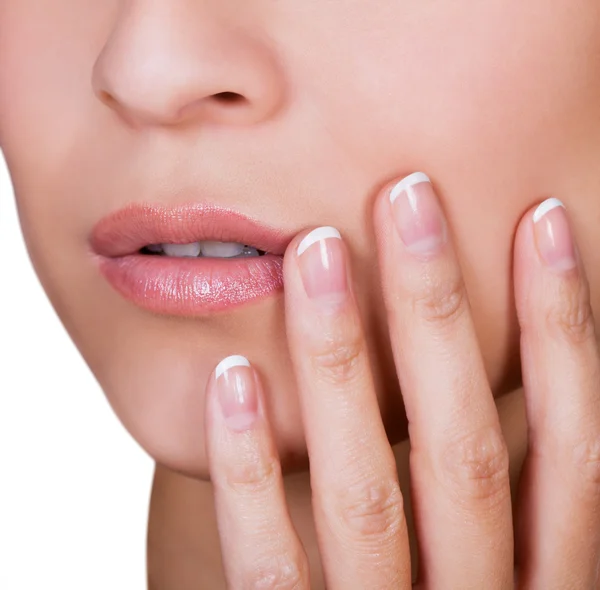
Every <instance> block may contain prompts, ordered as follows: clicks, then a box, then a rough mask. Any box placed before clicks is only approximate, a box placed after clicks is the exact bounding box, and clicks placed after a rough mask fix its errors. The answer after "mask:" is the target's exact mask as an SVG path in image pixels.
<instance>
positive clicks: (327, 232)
mask: <svg viewBox="0 0 600 590" xmlns="http://www.w3.org/2000/svg"><path fill="white" fill-rule="evenodd" d="M326 238H337V239H338V240H341V239H342V236H341V235H340V232H339V231H338V230H337V229H335V227H318V228H317V229H313V230H312V231H311V232H310V233H309V234H308V235H307V236H304V239H303V240H302V241H301V242H300V244H299V245H298V256H300V254H302V253H303V252H304V251H305V250H306V249H307V248H309V247H310V246H312V245H313V244H314V243H315V242H320V241H321V240H325V239H326Z"/></svg>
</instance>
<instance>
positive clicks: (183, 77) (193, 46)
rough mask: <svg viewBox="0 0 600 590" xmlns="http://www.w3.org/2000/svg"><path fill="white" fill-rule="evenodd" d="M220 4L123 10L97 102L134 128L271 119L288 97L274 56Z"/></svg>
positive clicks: (103, 62)
mask: <svg viewBox="0 0 600 590" xmlns="http://www.w3.org/2000/svg"><path fill="white" fill-rule="evenodd" d="M224 4H226V3H222V2H217V3H214V2H213V3H207V2H186V1H183V0H131V1H130V2H127V3H126V4H125V7H126V8H124V9H123V12H122V13H121V15H120V16H119V18H118V19H117V21H116V23H115V25H114V27H113V28H112V30H111V34H110V36H109V37H108V39H107V42H106V43H105V45H104V47H103V48H102V51H101V53H100V55H99V56H98V59H97V60H96V63H95V64H94V68H93V72H92V87H93V89H94V93H95V94H96V96H97V97H98V98H99V99H100V100H101V101H102V102H104V103H105V104H106V105H108V106H109V107H110V108H111V109H113V110H114V111H115V112H116V113H117V114H118V115H119V116H120V117H122V118H123V119H125V120H126V121H127V122H128V123H129V124H131V125H134V126H143V125H161V126H164V125H178V124H183V123H185V122H190V121H197V122H204V123H210V122H212V123H221V124H234V125H251V124H256V123H260V122H261V121H264V120H266V119H268V118H270V117H272V116H273V115H274V114H275V113H276V112H277V111H278V109H279V108H280V107H281V105H282V103H283V100H284V89H285V85H284V80H283V76H282V72H281V69H280V67H279V63H278V60H277V59H276V55H275V52H274V50H273V48H272V47H270V46H269V45H268V42H267V41H266V39H267V38H268V36H267V35H264V34H262V35H261V34H260V32H258V33H257V32H256V31H255V30H251V29H250V28H249V25H248V22H247V19H246V20H244V22H235V21H234V19H235V18H236V16H235V14H234V15H232V12H231V10H229V11H226V12H225V11H221V12H222V14H219V10H218V9H216V8H214V7H215V6H219V5H224ZM209 6H210V7H211V8H209ZM244 14H247V13H246V12H244Z"/></svg>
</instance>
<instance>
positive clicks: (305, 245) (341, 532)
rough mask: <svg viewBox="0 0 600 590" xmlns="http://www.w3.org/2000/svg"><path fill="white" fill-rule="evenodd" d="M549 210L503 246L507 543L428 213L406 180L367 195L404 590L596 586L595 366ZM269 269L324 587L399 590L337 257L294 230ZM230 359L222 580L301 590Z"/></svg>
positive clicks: (219, 397)
mask: <svg viewBox="0 0 600 590" xmlns="http://www.w3.org/2000/svg"><path fill="white" fill-rule="evenodd" d="M411 182H412V184H411ZM402 189H404V190H402ZM390 196H391V197H394V198H395V200H394V202H393V203H392V202H391V198H390ZM553 205H554V207H552V206H553ZM557 205H559V204H558V202H556V201H555V200H549V201H546V202H544V204H543V205H542V206H541V207H540V208H539V209H537V212H534V210H533V209H532V210H531V211H529V212H527V213H526V214H525V216H524V217H523V219H522V221H521V223H520V224H519V228H518V232H517V237H516V242H515V297H516V303H517V311H518V316H519V322H520V326H521V333H522V339H521V343H522V367H523V378H524V386H525V395H526V406H527V415H528V426H529V450H528V455H527V458H526V463H525V468H524V477H523V480H522V484H521V489H520V503H519V513H518V514H519V515H520V516H519V519H518V522H517V523H516V525H517V526H516V527H515V529H514V530H515V531H516V533H517V534H516V538H514V536H513V521H512V506H511V496H510V490H509V477H508V455H507V450H506V444H505V442H504V440H503V437H502V433H501V430H500V424H499V419H498V414H497V410H496V406H495V403H494V400H493V396H492V392H491V390H490V386H489V383H488V381H487V379H486V374H485V370H484V365H483V361H482V357H481V353H480V351H479V349H478V345H477V341H476V335H475V331H474V327H473V321H472V318H471V314H470V310H469V303H468V299H467V296H466V293H465V290H464V285H463V280H462V277H461V272H460V269H459V265H458V262H457V258H456V255H455V252H454V250H453V247H452V242H451V238H450V233H449V231H448V228H447V223H446V221H445V219H444V216H443V211H442V208H441V206H440V204H439V202H438V200H437V198H436V196H435V193H434V190H433V188H432V185H431V184H430V183H429V182H427V178H426V177H425V176H424V175H422V174H421V175H419V174H415V175H411V176H410V177H408V179H405V180H404V181H403V182H402V183H400V184H397V185H395V184H390V185H389V186H387V187H386V188H385V189H384V190H383V191H382V194H381V195H380V197H379V198H378V200H377V203H376V215H375V218H376V233H377V241H378V252H379V258H380V265H381V269H382V277H383V289H384V297H385V302H386V307H387V312H388V318H389V329H390V334H391V339H392V344H393V351H394V359H395V363H396V369H397V373H398V376H399V380H400V385H401V389H402V395H403V398H404V404H405V407H406V412H407V416H408V420H409V428H410V441H411V456H410V468H411V480H412V484H411V485H412V496H413V499H414V513H415V526H416V531H417V537H418V545H419V558H420V564H421V565H420V570H419V578H418V585H419V587H423V588H434V589H443V590H449V589H453V588H459V589H461V590H465V589H471V588H472V589H474V590H475V589H476V590H481V589H483V588H485V589H486V590H493V589H502V590H504V589H508V588H513V587H514V586H515V577H514V575H515V567H516V569H517V576H518V583H519V587H522V588H528V589H540V590H552V589H557V590H558V589H560V590H564V589H566V588H574V589H575V588H577V589H580V588H581V589H592V588H595V587H596V584H597V583H598V580H597V575H598V574H597V572H598V567H599V551H600V502H599V500H600V436H599V434H600V362H599V355H598V348H597V342H596V337H595V331H594V323H593V319H592V315H591V307H590V302H589V289H588V285H587V282H586V278H585V274H584V271H583V269H582V268H581V263H580V259H579V255H578V253H577V249H576V247H575V246H574V245H572V244H573V242H572V241H571V238H570V230H569V224H568V221H567V217H566V210H565V209H564V208H563V207H562V206H557ZM538 217H539V219H538ZM284 264H285V270H284V272H285V285H286V293H285V297H286V321H287V331H288V338H289V345H290V351H291V355H292V361H293V365H294V369H295V376H296V380H297V384H298V390H299V394H300V398H301V408H302V414H303V421H304V425H305V433H306V440H307V445H308V452H309V457H310V472H311V485H312V490H313V509H314V514H315V524H316V528H317V534H318V540H319V550H320V553H321V558H322V562H323V568H324V572H325V578H326V584H327V588H329V589H330V590H336V589H341V590H354V589H356V590H367V589H368V590H375V589H390V590H391V589H406V588H410V587H411V571H410V555H409V543H408V534H407V527H406V521H405V518H404V511H403V503H402V494H401V491H400V488H399V485H398V479H397V471H396V464H395V462H394V457H393V454H392V451H391V448H390V445H389V443H388V440H387V438H386V434H385V431H384V428H383V425H382V421H381V417H380V413H379V407H378V403H377V399H376V396H375V392H374V387H373V380H372V376H371V371H370V368H369V362H368V354H367V347H366V344H365V339H364V337H363V333H362V329H361V321H360V318H359V315H358V312H357V307H356V303H355V299H354V297H353V294H352V291H351V285H352V281H351V278H350V276H349V266H348V262H347V250H346V247H345V245H344V243H343V241H342V240H341V239H340V238H339V237H338V235H337V234H336V233H335V231H334V230H332V229H331V228H329V229H327V228H321V229H317V230H314V232H303V233H302V234H301V235H299V236H297V237H296V238H295V239H294V240H293V242H292V243H291V244H290V246H289V248H288V250H287V252H286V256H285V263H284ZM240 363H241V364H240ZM244 364H245V359H243V358H240V357H238V358H237V359H236V358H233V359H227V360H226V361H225V362H224V363H222V364H221V365H219V367H218V370H217V375H216V376H215V375H213V377H211V379H210V382H209V384H208V395H207V412H206V416H207V430H206V432H207V445H208V452H209V462H210V470H211V477H212V481H213V483H214V488H215V494H216V495H215V499H216V506H217V514H218V520H219V530H220V534H221V542H222V546H223V555H224V562H225V570H226V575H227V579H228V582H229V584H230V586H231V588H234V589H238V588H282V589H283V588H295V589H307V588H309V572H308V566H307V559H306V555H305V551H304V549H303V547H302V546H301V543H300V541H299V539H298V537H297V535H296V533H295V531H294V529H293V526H292V524H291V521H290V517H289V514H288V511H287V507H286V503H285V497H284V492H283V485H282V479H281V470H280V465H279V461H278V458H277V453H276V449H275V445H274V443H273V440H272V437H271V433H270V429H269V424H268V422H267V420H266V413H265V399H264V397H263V392H262V390H261V385H260V382H259V379H258V377H257V374H256V372H255V370H254V369H253V368H252V367H250V366H244ZM236 365H237V366H236ZM227 367H229V368H227ZM515 544H516V551H515V549H514V546H515ZM515 556H516V557H515ZM515 560H516V563H515Z"/></svg>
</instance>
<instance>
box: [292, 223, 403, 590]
mask: <svg viewBox="0 0 600 590" xmlns="http://www.w3.org/2000/svg"><path fill="white" fill-rule="evenodd" d="M284 277H285V293H286V323H287V333H288V339H289V346H290V351H291V357H292V361H293V365H294V370H295V374H296V379H297V383H298V387H299V391H300V403H301V408H302V414H303V423H304V425H305V433H306V439H307V446H308V452H309V456H310V471H311V485H312V488H313V509H314V513H315V524H316V527H317V534H318V540H319V547H320V550H321V555H322V557H323V563H324V570H325V577H326V581H327V588H330V589H331V590H336V589H343V590H354V589H356V590H364V589H365V588H369V589H373V590H375V589H377V590H385V589H390V590H391V589H392V588H393V589H394V590H397V589H401V590H403V589H405V588H409V587H410V555H409V548H408V535H407V531H406V523H405V519H404V511H403V507H402V494H401V492H400V487H399V484H398V477H397V469H396V464H395V461H394V456H393V453H392V450H391V447H390V445H389V443H388V441H387V438H386V434H385V430H384V428H383V425H382V422H381V417H380V414H379V406H378V403H377V398H376V395H375V392H374V386H373V380H372V376H371V371H370V368H369V360H368V355H367V347H366V343H365V339H364V336H363V332H362V328H361V322H360V318H359V316H358V311H357V307H356V302H355V300H354V297H353V294H352V291H351V288H350V286H351V280H350V277H349V272H348V262H347V252H346V249H345V246H344V243H343V242H342V240H341V238H340V234H339V233H338V232H337V230H335V229H333V228H318V229H316V230H314V231H313V232H310V233H309V234H308V235H303V236H300V237H299V238H298V239H296V240H294V241H293V242H292V243H291V244H290V246H289V247H288V250H287V252H286V256H285V259H284Z"/></svg>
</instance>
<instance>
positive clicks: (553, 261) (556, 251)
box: [533, 198, 577, 272]
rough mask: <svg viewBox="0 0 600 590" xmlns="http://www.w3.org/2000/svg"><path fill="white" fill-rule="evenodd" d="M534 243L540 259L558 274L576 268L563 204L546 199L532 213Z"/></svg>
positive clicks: (556, 200) (571, 239)
mask: <svg viewBox="0 0 600 590" xmlns="http://www.w3.org/2000/svg"><path fill="white" fill-rule="evenodd" d="M533 228H534V235H535V242H536V245H537V249H538V252H539V254H540V257H541V259H542V260H543V261H544V262H545V263H546V264H547V265H548V266H549V267H550V268H552V269H554V270H557V271H559V272H563V271H567V270H570V269H572V268H575V266H577V258H576V254H575V244H574V242H573V237H572V233H571V228H570V224H569V220H568V218H567V214H566V209H565V206H564V204H563V203H562V202H561V201H559V200H558V199H555V198H550V199H546V200H545V201H544V202H543V203H541V204H540V205H539V206H538V208H537V209H536V210H535V212H534V213H533Z"/></svg>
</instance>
